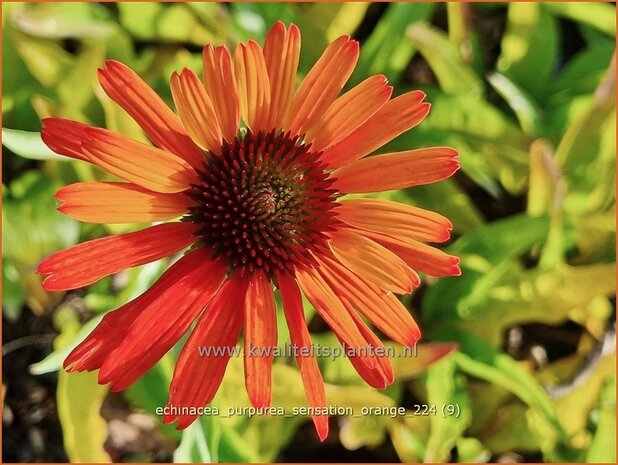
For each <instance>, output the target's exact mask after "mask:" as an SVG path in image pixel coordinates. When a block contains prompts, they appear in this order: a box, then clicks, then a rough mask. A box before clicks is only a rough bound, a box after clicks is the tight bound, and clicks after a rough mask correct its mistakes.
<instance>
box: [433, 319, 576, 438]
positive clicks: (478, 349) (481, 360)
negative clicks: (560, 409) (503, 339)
mask: <svg viewBox="0 0 618 465" xmlns="http://www.w3.org/2000/svg"><path fill="white" fill-rule="evenodd" d="M432 338H433V339H435V340H451V341H453V340H454V341H457V342H458V343H459V344H460V347H459V350H460V352H457V353H455V354H454V355H453V357H454V360H455V362H456V363H457V366H458V367H459V369H461V370H462V371H464V372H466V373H468V374H469V375H472V376H475V377H477V378H480V379H483V380H485V381H487V382H489V383H492V384H495V385H497V386H500V387H502V388H504V389H506V390H507V391H510V392H512V393H513V394H515V395H516V396H517V397H519V398H520V399H521V400H522V401H524V402H525V403H526V404H528V405H529V406H530V407H531V408H533V409H537V410H538V411H539V412H540V413H542V415H543V418H544V419H545V421H546V422H547V423H548V424H549V425H551V427H552V428H553V430H554V431H555V432H556V433H557V434H558V435H559V436H561V437H565V432H564V429H563V427H562V425H561V424H560V421H559V420H558V415H557V413H556V410H555V408H554V406H553V405H552V403H551V401H550V399H549V397H548V395H547V393H546V392H545V391H544V390H543V388H542V387H541V386H540V385H539V383H538V382H537V381H536V380H535V379H534V377H533V376H532V375H530V374H529V373H527V372H525V371H524V370H523V369H522V368H521V367H520V366H519V365H518V364H517V362H516V361H515V360H513V359H512V358H511V357H509V356H508V355H506V354H504V353H500V352H498V351H496V350H495V349H493V348H492V347H491V346H489V345H488V344H486V343H485V342H484V341H483V340H481V339H479V338H477V337H476V336H473V335H471V334H470V333H466V332H462V331H452V330H444V331H436V332H434V333H432Z"/></svg>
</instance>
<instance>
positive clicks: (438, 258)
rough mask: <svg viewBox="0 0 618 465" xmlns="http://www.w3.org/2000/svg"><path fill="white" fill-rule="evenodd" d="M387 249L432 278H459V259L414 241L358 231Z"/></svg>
mask: <svg viewBox="0 0 618 465" xmlns="http://www.w3.org/2000/svg"><path fill="white" fill-rule="evenodd" d="M358 233H359V234H362V235H364V236H367V237H369V238H371V239H373V240H375V241H376V242H378V243H380V244H382V245H383V246H384V247H387V248H388V249H389V250H391V251H393V253H395V254H397V255H398V256H400V257H401V258H402V259H403V260H404V261H405V262H406V263H407V264H408V265H409V266H411V267H412V268H414V269H416V270H419V271H422V272H423V273H426V274H428V275H430V276H437V277H440V276H459V275H461V270H460V269H459V258H458V257H455V256H454V255H449V254H447V253H445V252H443V251H442V250H439V249H436V248H434V247H431V246H429V245H427V244H423V243H422V242H419V241H415V240H413V239H402V238H394V237H391V236H386V235H384V234H379V233H373V232H370V231H358Z"/></svg>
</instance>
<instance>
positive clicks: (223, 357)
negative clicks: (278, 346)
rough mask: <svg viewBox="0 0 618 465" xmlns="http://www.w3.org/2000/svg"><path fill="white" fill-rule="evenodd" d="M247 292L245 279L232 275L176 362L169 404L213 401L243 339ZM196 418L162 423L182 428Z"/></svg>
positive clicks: (169, 418) (182, 417) (170, 417)
mask: <svg viewBox="0 0 618 465" xmlns="http://www.w3.org/2000/svg"><path fill="white" fill-rule="evenodd" d="M246 289H247V284H246V279H244V278H241V277H240V274H239V273H235V274H233V275H232V276H231V278H230V279H229V280H228V281H226V282H225V283H224V284H223V286H222V287H221V289H220V290H219V292H218V293H217V295H216V296H215V297H214V299H213V300H212V302H211V303H210V305H209V306H208V308H207V309H206V311H205V312H204V314H203V315H202V317H201V318H200V320H199V322H198V323H197V325H196V327H195V329H194V330H193V333H191V336H190V337H189V339H188V340H187V343H186V344H185V346H184V348H183V349H182V352H181V353H180V356H179V357H178V361H177V362H176V368H175V369H174V376H173V378H172V383H171V386H170V399H169V404H170V405H172V406H181V407H196V408H197V407H203V406H205V405H207V404H208V403H210V401H212V399H213V397H214V396H215V394H216V393H217V389H219V385H220V384H221V381H222V379H223V374H224V373H225V368H226V367H227V364H228V361H229V359H230V357H231V355H232V354H233V350H234V349H235V348H236V343H237V341H238V337H239V336H240V330H241V329H242V325H243V302H244V300H245V293H246ZM207 352H210V353H207ZM196 418H197V416H192V415H173V414H170V415H166V416H164V417H163V421H164V422H165V423H171V422H173V421H175V420H178V423H177V427H178V428H179V429H183V428H186V427H187V426H189V425H190V424H191V423H192V422H193V421H194V420H195V419H196Z"/></svg>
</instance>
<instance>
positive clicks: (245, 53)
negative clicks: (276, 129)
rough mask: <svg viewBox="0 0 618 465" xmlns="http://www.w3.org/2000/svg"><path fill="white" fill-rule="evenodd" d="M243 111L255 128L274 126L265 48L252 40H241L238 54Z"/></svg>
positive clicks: (249, 123)
mask: <svg viewBox="0 0 618 465" xmlns="http://www.w3.org/2000/svg"><path fill="white" fill-rule="evenodd" d="M234 66H235V68H236V82H237V85H238V97H239V102H240V114H241V116H242V119H243V120H244V122H245V124H246V125H247V127H248V128H249V129H251V130H252V131H253V132H258V131H261V130H270V129H272V127H268V126H269V114H268V113H269V109H270V82H269V80H268V71H267V70H266V62H265V61H264V54H263V53H262V48H261V47H260V46H259V45H258V44H257V42H255V41H253V40H250V41H249V42H248V43H247V44H246V45H245V44H238V46H237V47H236V52H235V55H234Z"/></svg>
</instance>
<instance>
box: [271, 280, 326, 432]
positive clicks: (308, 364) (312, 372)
mask: <svg viewBox="0 0 618 465" xmlns="http://www.w3.org/2000/svg"><path fill="white" fill-rule="evenodd" d="M277 281H278V284H279V291H280V292H281V300H282V302H283V311H284V313H285V320H286V322H287V325H288V330H289V332H290V340H291V341H292V344H293V345H294V346H295V347H296V350H297V352H296V363H297V364H298V368H299V369H300V375H301V377H302V379H303V385H304V387H305V394H306V396H307V402H308V403H309V405H310V406H311V407H314V408H323V407H326V406H327V402H326V393H325V392H324V380H323V379H322V374H321V373H320V368H319V367H318V363H317V361H316V360H315V358H314V357H313V352H312V349H313V346H312V345H311V337H310V336H309V330H308V329H307V322H306V321H305V314H304V312H303V303H302V298H301V295H300V289H299V288H298V284H296V281H295V280H294V278H293V277H291V276H289V275H288V274H286V273H278V274H277ZM305 354H306V355H305ZM312 418H313V423H314V425H315V428H316V430H317V432H318V436H319V437H320V441H324V440H325V439H326V437H327V436H328V416H326V415H313V417H312Z"/></svg>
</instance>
